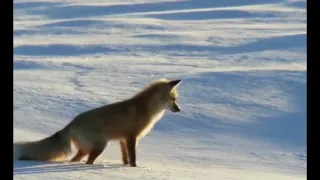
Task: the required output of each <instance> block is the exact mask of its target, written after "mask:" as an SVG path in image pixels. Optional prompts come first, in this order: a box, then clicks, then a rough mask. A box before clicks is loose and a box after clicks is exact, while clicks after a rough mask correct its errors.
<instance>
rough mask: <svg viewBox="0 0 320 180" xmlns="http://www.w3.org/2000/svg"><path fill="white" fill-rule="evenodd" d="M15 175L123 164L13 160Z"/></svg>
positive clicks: (100, 167) (108, 167) (101, 167)
mask: <svg viewBox="0 0 320 180" xmlns="http://www.w3.org/2000/svg"><path fill="white" fill-rule="evenodd" d="M13 163H14V165H13V173H14V175H24V174H41V173H54V172H66V171H84V170H92V169H110V168H120V167H122V166H123V165H121V164H109V163H105V162H104V163H103V164H102V163H99V164H98V163H97V164H94V165H87V164H84V163H83V162H79V163H71V162H38V161H14V162H13Z"/></svg>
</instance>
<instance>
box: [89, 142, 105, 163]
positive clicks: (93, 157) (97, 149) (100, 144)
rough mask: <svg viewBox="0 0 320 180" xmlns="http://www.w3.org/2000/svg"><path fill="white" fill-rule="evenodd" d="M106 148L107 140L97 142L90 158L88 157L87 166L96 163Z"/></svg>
mask: <svg viewBox="0 0 320 180" xmlns="http://www.w3.org/2000/svg"><path fill="white" fill-rule="evenodd" d="M106 146H107V141H106V140H103V141H96V142H95V143H94V144H93V148H91V150H90V152H89V157H88V160H87V162H86V164H93V163H94V161H95V160H96V159H97V157H98V156H100V155H101V153H102V152H103V151H104V149H105V148H106Z"/></svg>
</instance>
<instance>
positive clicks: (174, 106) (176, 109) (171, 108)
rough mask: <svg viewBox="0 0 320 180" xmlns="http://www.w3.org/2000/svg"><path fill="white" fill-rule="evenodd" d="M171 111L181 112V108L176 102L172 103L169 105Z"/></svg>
mask: <svg viewBox="0 0 320 180" xmlns="http://www.w3.org/2000/svg"><path fill="white" fill-rule="evenodd" d="M169 109H170V111H172V112H180V111H181V110H180V108H179V106H178V105H177V104H176V103H172V104H171V106H169Z"/></svg>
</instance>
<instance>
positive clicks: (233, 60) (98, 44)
mask: <svg viewBox="0 0 320 180" xmlns="http://www.w3.org/2000/svg"><path fill="white" fill-rule="evenodd" d="M305 4H306V1H305V0H257V1H249V0H237V1H213V0H123V1H121V2H120V1H118V0H108V1H102V0H91V1H85V0H15V1H14V141H34V140H38V139H41V138H44V137H46V136H48V135H51V134H52V133H54V132H56V131H57V130H59V129H61V128H62V127H63V126H65V125H66V124H67V123H68V122H70V120H71V119H72V118H73V117H74V116H76V115H77V114H78V113H80V112H83V111H86V110H88V109H90V108H95V107H98V106H101V105H103V104H108V103H112V102H116V101H120V100H124V99H126V98H129V97H131V96H133V95H134V94H135V93H136V92H138V91H139V90H140V89H141V88H143V87H144V86H146V85H148V84H149V83H150V82H151V81H153V80H155V79H158V78H169V79H178V78H179V79H182V80H183V81H182V83H181V84H180V85H179V87H178V92H179V98H178V104H179V106H180V108H181V110H182V111H181V112H179V113H171V112H168V111H166V112H165V114H164V117H163V118H162V119H161V120H160V121H159V122H158V123H157V124H156V125H155V127H154V129H153V130H152V131H151V132H150V133H149V134H148V135H147V136H146V137H144V138H143V139H142V140H141V141H140V142H139V146H138V152H137V153H138V154H137V165H138V167H135V168H133V167H127V166H123V165H121V158H120V147H119V144H118V143H117V142H111V143H109V144H108V147H107V148H106V150H105V151H104V153H103V154H102V155H101V156H100V157H99V158H98V159H97V162H96V164H95V165H93V166H89V165H85V164H84V163H83V162H82V163H70V162H57V163H48V162H28V161H14V178H15V179H21V180H22V179H34V180H38V179H39V180H40V179H47V180H51V179H55V180H63V179H70V180H74V179H76V180H81V179H95V180H99V179H156V180H157V179H201V180H211V179H219V180H220V179H222V180H223V179H240V180H241V179H243V180H251V179H254V180H263V179H266V180H269V179H275V180H286V179H288V180H296V179H297V180H298V179H299V180H300V179H306V6H305ZM74 153H75V151H74Z"/></svg>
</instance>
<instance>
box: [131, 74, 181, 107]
mask: <svg viewBox="0 0 320 180" xmlns="http://www.w3.org/2000/svg"><path fill="white" fill-rule="evenodd" d="M180 83H181V80H172V81H170V80H168V79H165V78H162V79H159V80H157V81H154V82H153V83H151V84H150V85H149V86H148V87H146V88H145V89H144V90H143V91H141V92H140V93H138V94H137V95H136V97H138V98H139V97H140V98H141V99H142V102H147V105H148V106H149V107H151V108H154V109H157V110H160V109H161V110H164V109H168V110H170V111H172V112H180V111H181V110H180V108H179V106H178V105H177V98H178V92H177V87H178V85H179V84H180Z"/></svg>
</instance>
